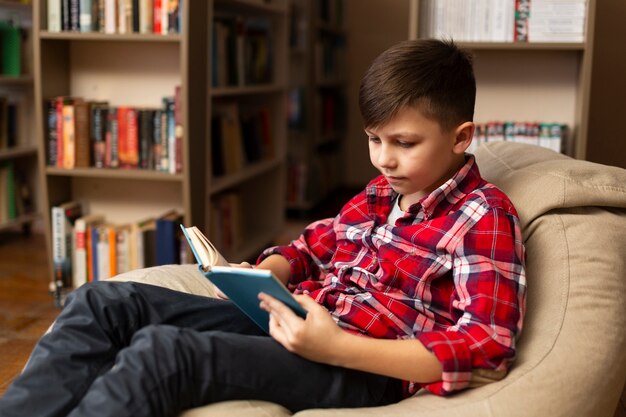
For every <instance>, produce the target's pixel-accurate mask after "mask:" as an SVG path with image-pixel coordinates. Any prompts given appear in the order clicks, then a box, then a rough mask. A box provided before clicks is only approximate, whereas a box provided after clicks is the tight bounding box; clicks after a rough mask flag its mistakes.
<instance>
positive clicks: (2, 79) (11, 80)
mask: <svg viewBox="0 0 626 417" xmlns="http://www.w3.org/2000/svg"><path fill="white" fill-rule="evenodd" d="M32 82H33V76H32V75H18V76H11V75H0V85H29V84H32Z"/></svg>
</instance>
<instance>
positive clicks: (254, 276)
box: [180, 224, 306, 333]
mask: <svg viewBox="0 0 626 417" xmlns="http://www.w3.org/2000/svg"><path fill="white" fill-rule="evenodd" d="M180 228H181V229H182V230H183V233H184V235H185V237H186V238H187V242H189V246H190V247H191V250H192V252H193V255H194V256H195V258H196V261H198V268H199V269H200V272H202V274H203V275H204V276H205V277H206V278H207V279H208V280H209V281H211V282H212V283H213V284H214V285H215V286H216V287H217V288H219V289H220V290H222V292H223V293H224V294H226V295H227V296H228V298H230V299H231V300H232V301H233V302H234V303H235V305H236V306H237V307H239V309H240V310H241V311H243V312H244V313H245V314H246V315H247V316H248V317H250V318H251V319H252V320H253V321H254V322H255V323H256V324H257V325H258V326H259V327H260V328H261V329H263V330H264V331H265V332H266V333H269V320H270V318H269V314H268V313H267V312H266V311H265V310H262V309H261V307H260V306H259V304H260V301H259V299H258V295H259V293H260V292H263V293H266V294H269V295H271V296H272V297H274V298H276V299H277V300H280V301H282V302H283V303H284V304H285V305H287V306H288V307H289V308H291V309H292V310H293V312H294V313H296V314H297V315H298V316H300V317H302V318H305V317H306V310H305V309H304V308H303V307H302V306H301V305H300V304H299V303H298V302H297V301H296V299H295V298H293V295H291V293H290V292H289V291H288V290H287V288H285V286H284V285H283V284H282V283H281V282H280V281H279V280H278V278H276V277H275V276H274V274H272V271H270V270H268V269H251V268H239V267H233V266H230V264H229V263H228V261H226V259H225V258H224V257H223V256H222V255H221V254H220V253H219V251H218V250H217V249H216V248H215V246H213V244H212V243H211V242H210V241H209V239H208V238H207V237H206V236H205V235H204V234H203V233H202V232H201V231H200V230H199V229H198V228H197V227H195V226H192V227H184V226H183V225H182V224H181V225H180Z"/></svg>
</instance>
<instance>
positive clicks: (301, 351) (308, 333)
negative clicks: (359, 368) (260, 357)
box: [259, 293, 345, 364]
mask: <svg viewBox="0 0 626 417" xmlns="http://www.w3.org/2000/svg"><path fill="white" fill-rule="evenodd" d="M294 297H295V298H296V301H298V303H300V305H302V307H304V309H305V310H307V317H306V320H304V319H302V318H301V317H299V316H297V315H296V314H295V313H294V312H293V311H291V309H290V308H289V307H287V306H286V305H285V304H283V303H282V302H280V301H278V300H277V299H275V298H273V297H272V296H270V295H267V294H264V293H261V294H259V299H260V300H261V308H262V309H263V310H265V311H267V312H268V313H269V314H270V335H271V336H272V337H273V338H274V339H275V340H276V341H277V342H278V343H280V344H281V345H283V346H284V347H285V348H286V349H287V350H288V351H290V352H293V353H296V354H298V355H300V356H302V357H304V358H306V359H309V360H312V361H316V362H322V363H328V364H333V362H334V360H333V353H335V352H337V350H336V349H337V348H336V347H335V346H337V344H339V343H340V339H341V338H342V336H343V335H345V332H344V331H343V330H341V328H339V326H337V324H336V323H335V321H334V320H333V319H332V318H331V316H330V314H329V313H328V311H326V310H325V309H324V308H323V307H322V306H320V305H319V304H318V303H316V302H315V301H314V300H313V299H312V298H311V297H309V296H308V295H294Z"/></svg>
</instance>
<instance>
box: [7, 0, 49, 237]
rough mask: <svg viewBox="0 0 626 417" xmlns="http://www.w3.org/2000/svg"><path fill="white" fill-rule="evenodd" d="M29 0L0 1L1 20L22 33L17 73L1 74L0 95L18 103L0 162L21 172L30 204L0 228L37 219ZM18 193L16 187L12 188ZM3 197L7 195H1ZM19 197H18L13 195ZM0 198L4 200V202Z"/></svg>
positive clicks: (25, 224) (29, 223)
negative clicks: (26, 0) (10, 141)
mask: <svg viewBox="0 0 626 417" xmlns="http://www.w3.org/2000/svg"><path fill="white" fill-rule="evenodd" d="M32 7H33V6H32V4H31V3H24V2H18V1H9V0H4V1H0V20H2V21H14V22H15V24H16V26H18V27H20V28H21V29H22V31H23V33H24V36H22V37H21V48H20V50H21V53H20V55H21V71H20V74H19V75H0V96H1V97H3V98H4V99H5V100H7V102H9V103H12V104H14V105H16V106H17V110H16V111H17V117H16V133H15V135H16V137H15V144H14V145H13V146H10V147H2V148H0V164H11V165H12V166H13V170H14V172H19V173H20V175H22V176H23V181H24V184H25V185H26V187H27V189H28V190H29V193H30V197H29V200H30V201H31V204H32V208H31V209H30V211H25V210H22V211H21V212H20V210H18V212H17V217H14V218H11V219H4V221H0V232H2V231H3V230H10V229H17V228H22V229H23V230H30V228H31V226H32V224H33V222H35V221H38V220H39V219H40V217H41V216H40V213H39V210H40V207H41V201H40V199H39V198H38V196H39V189H40V186H39V185H40V184H39V174H38V166H37V154H38V147H37V142H36V139H35V130H34V127H33V124H32V123H31V122H30V121H31V120H33V119H34V117H35V115H34V105H33V104H34V102H33V93H34V91H33V72H32V68H33V65H32V64H33V62H32V59H33V57H32V46H33V44H32ZM15 193H17V190H15ZM1 198H2V199H5V198H6V196H5V195H3V196H2V197H1ZM16 198H19V197H16ZM5 202H6V200H5V201H3V203H5Z"/></svg>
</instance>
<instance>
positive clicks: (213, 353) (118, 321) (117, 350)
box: [0, 282, 401, 417]
mask: <svg viewBox="0 0 626 417" xmlns="http://www.w3.org/2000/svg"><path fill="white" fill-rule="evenodd" d="M400 398H401V385H400V382H399V381H398V380H395V379H390V378H386V377H382V376H379V375H373V374H369V373H365V372H359V371H353V370H348V369H345V368H339V367H333V366H328V365H323V364H319V363H315V362H311V361H308V360H306V359H303V358H301V357H299V356H297V355H294V354H292V353H290V352H288V351H287V350H286V349H284V348H283V347H282V346H280V344H278V343H277V342H276V341H274V340H273V339H272V338H271V337H268V336H267V335H265V334H264V333H263V332H262V331H261V330H260V329H259V328H258V327H257V326H256V325H255V324H254V322H252V321H251V320H249V319H248V318H247V317H246V316H245V315H244V314H243V313H241V312H240V311H239V309H237V307H235V306H234V305H233V304H232V303H231V302H229V301H223V300H216V299H210V298H206V297H199V296H194V295H189V294H183V293H180V292H176V291H172V290H168V289H164V288H160V287H156V286H151V285H145V284H137V283H122V282H101V283H96V284H88V285H85V286H83V287H81V288H79V289H78V290H76V291H75V292H74V293H72V294H70V296H69V297H68V300H67V304H66V307H65V308H64V309H63V311H62V312H61V314H60V315H59V317H58V319H57V320H56V321H55V323H54V325H53V327H52V330H51V331H50V332H49V333H47V334H46V335H44V336H43V337H42V338H41V340H40V341H39V343H38V344H37V346H36V347H35V349H34V350H33V353H32V355H31V357H30V359H29V361H28V364H27V366H26V368H25V370H24V372H23V373H22V374H21V375H20V376H19V377H18V378H17V379H16V380H15V381H14V382H13V384H12V385H11V386H10V387H9V389H8V390H7V392H6V393H5V395H4V397H3V398H1V399H0V416H1V417H10V416H29V417H40V416H73V417H74V416H91V417H95V416H116V417H121V416H135V417H139V416H150V417H154V416H175V415H177V414H178V413H180V412H181V411H183V410H185V409H188V408H192V407H197V406H201V405H204V404H209V403H212V402H217V401H224V400H237V399H251V400H252V399H257V400H266V401H271V402H275V403H278V404H281V405H283V406H285V407H286V408H288V409H289V410H291V411H294V412H295V411H298V410H302V409H307V408H320V407H364V406H374V405H383V404H389V403H392V402H396V401H398V400H399V399H400Z"/></svg>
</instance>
